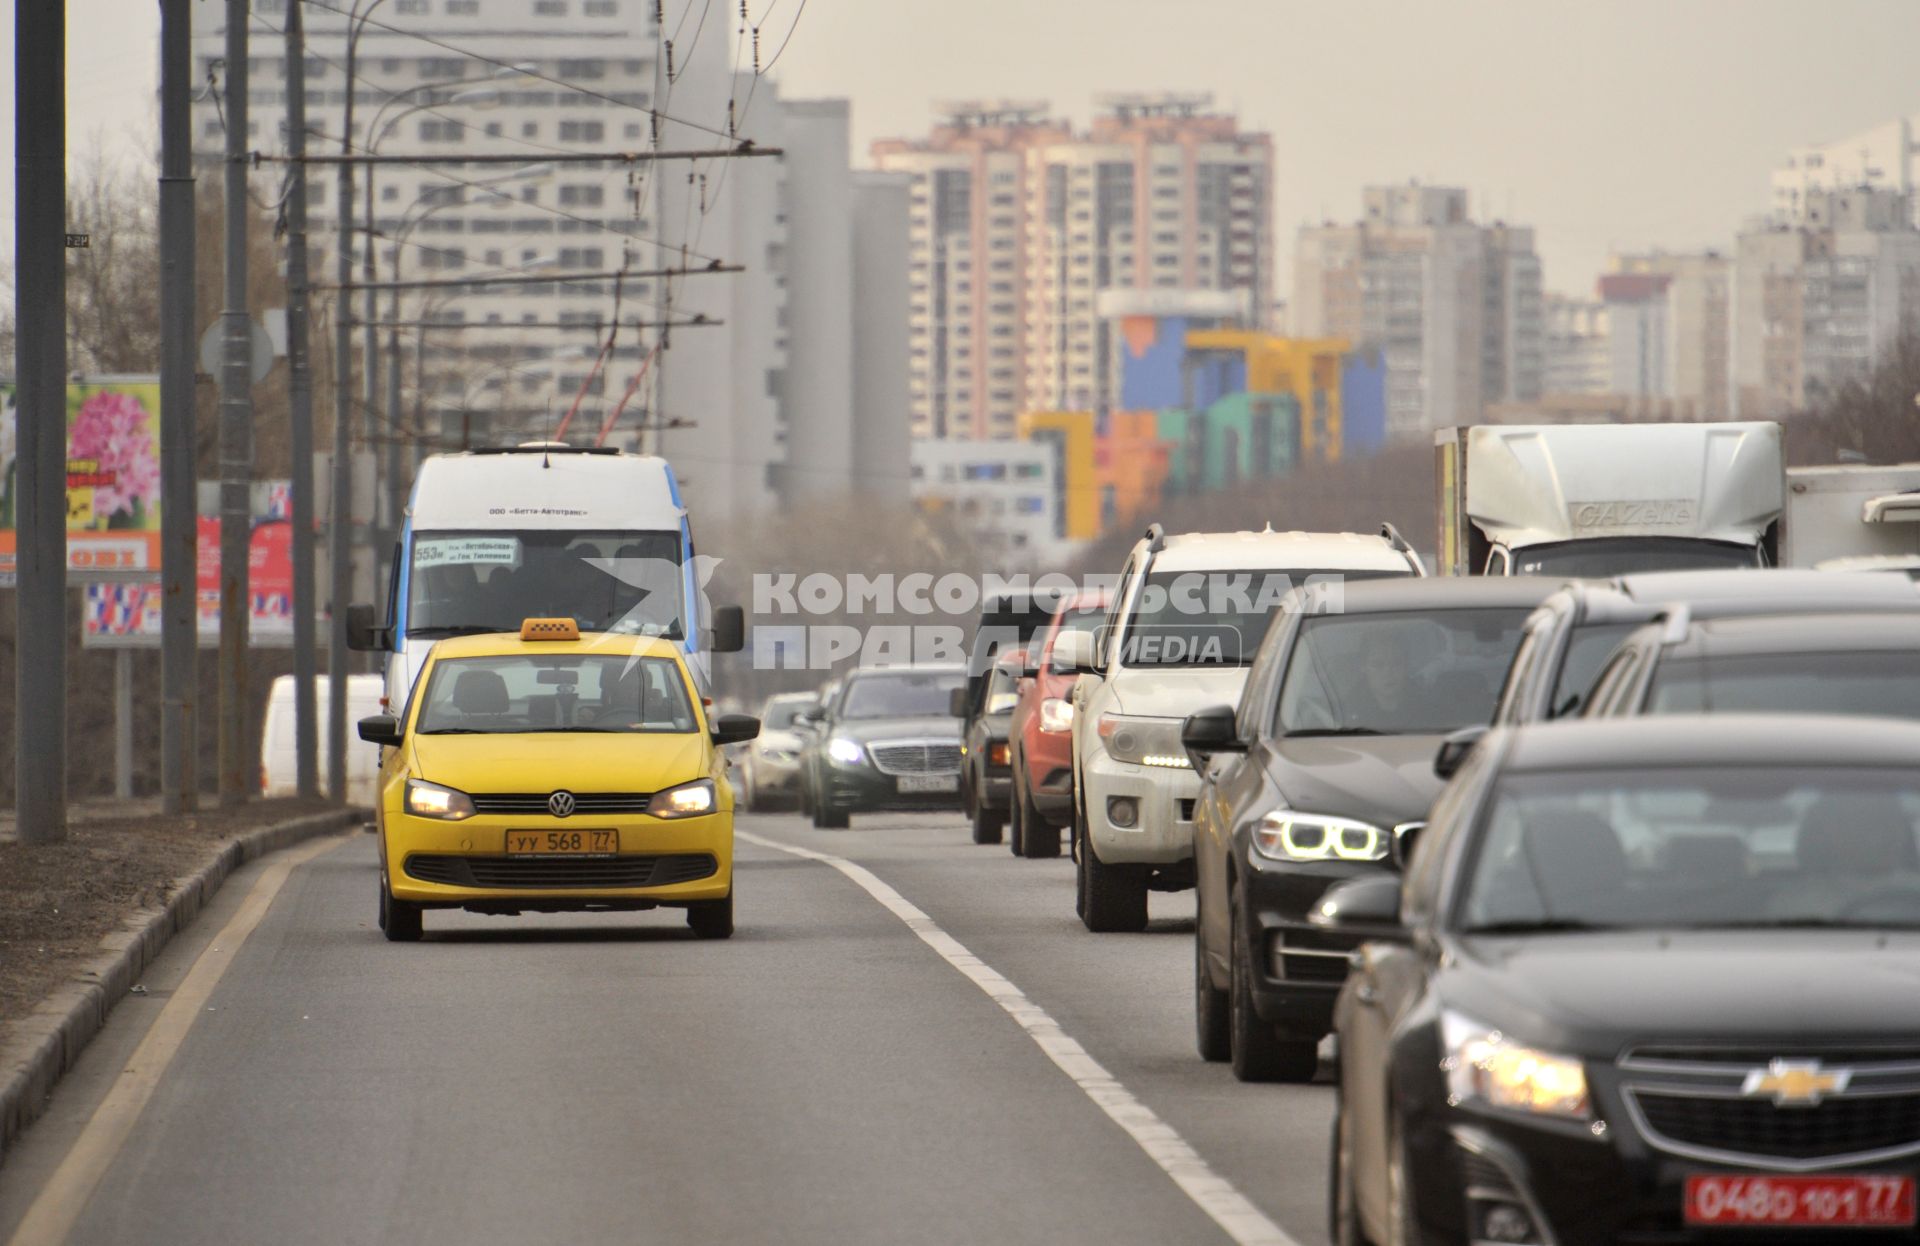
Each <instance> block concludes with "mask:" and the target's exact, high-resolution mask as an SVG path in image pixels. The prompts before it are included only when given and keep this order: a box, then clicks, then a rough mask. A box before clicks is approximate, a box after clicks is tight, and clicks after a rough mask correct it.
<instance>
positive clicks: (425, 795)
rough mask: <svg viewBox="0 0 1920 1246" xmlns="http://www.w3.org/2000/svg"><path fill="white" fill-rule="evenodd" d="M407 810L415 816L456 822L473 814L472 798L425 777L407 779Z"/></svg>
mask: <svg viewBox="0 0 1920 1246" xmlns="http://www.w3.org/2000/svg"><path fill="white" fill-rule="evenodd" d="M407 812H408V813H410V814H412V815H413V816H414V817H416V818H440V819H442V820H443V821H447V822H458V821H460V819H462V818H471V817H472V816H473V798H472V797H471V796H468V795H467V794H466V793H465V792H461V791H456V790H455V789H453V788H450V787H441V786H440V785H439V784H438V783H429V782H427V781H426V780H425V779H408V780H407Z"/></svg>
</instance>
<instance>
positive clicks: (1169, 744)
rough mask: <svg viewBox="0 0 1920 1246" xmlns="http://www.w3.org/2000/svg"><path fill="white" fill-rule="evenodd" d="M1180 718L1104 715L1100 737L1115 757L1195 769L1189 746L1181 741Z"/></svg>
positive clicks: (1151, 764)
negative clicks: (1188, 752) (1188, 756)
mask: <svg viewBox="0 0 1920 1246" xmlns="http://www.w3.org/2000/svg"><path fill="white" fill-rule="evenodd" d="M1180 723H1181V720H1180V719H1178V718H1141V717H1138V716H1136V715H1132V714H1102V715H1100V724H1099V731H1100V741H1101V743H1103V744H1105V745H1106V747H1107V752H1108V754H1110V755H1111V756H1112V757H1113V759H1114V760H1115V761H1129V762H1132V763H1134V764H1135V765H1139V766H1163V767H1165V768H1167V769H1169V770H1191V769H1192V768H1193V763H1192V762H1191V761H1189V760H1188V759H1187V746H1186V745H1184V744H1182V743H1181V742H1180Z"/></svg>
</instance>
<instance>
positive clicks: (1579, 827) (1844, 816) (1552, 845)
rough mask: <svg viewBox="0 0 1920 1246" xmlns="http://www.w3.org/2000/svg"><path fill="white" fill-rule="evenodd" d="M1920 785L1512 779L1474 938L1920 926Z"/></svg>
mask: <svg viewBox="0 0 1920 1246" xmlns="http://www.w3.org/2000/svg"><path fill="white" fill-rule="evenodd" d="M1916 823H1920V775H1915V774H1913V773H1911V772H1908V771H1897V770H1881V769H1866V768H1857V769H1856V768H1832V769H1820V770H1815V769H1800V770H1796V769H1788V770H1779V769H1773V770H1767V771H1761V770H1759V769H1755V768H1735V767H1724V768H1711V769H1709V768H1700V769H1692V768H1686V769H1660V770H1646V769H1641V770H1636V771H1619V770H1598V771H1580V772H1573V773H1563V774H1521V775H1512V776H1508V777H1507V778H1505V779H1503V780H1501V781H1500V783H1499V784H1498V786H1497V787H1496V789H1495V791H1494V794H1493V799H1492V801H1491V802H1490V804H1489V808H1488V811H1487V813H1486V814H1485V815H1484V818H1483V821H1482V822H1481V823H1480V826H1479V828H1478V846H1477V849H1476V850H1475V851H1476V856H1475V859H1474V861H1473V864H1472V867H1471V870H1470V872H1469V874H1468V881H1467V887H1466V890H1465V892H1464V894H1463V895H1462V896H1461V900H1460V908H1459V910H1458V911H1459V913H1460V917H1461V924H1462V926H1463V927H1465V928H1466V929H1468V930H1473V929H1483V930H1512V931H1525V930H1529V929H1560V930H1565V929H1577V928H1586V927H1593V928H1606V929H1614V928H1645V927H1662V928H1668V927H1698V926H1705V927H1731V926H1789V925H1793V926H1805V925H1811V926H1820V925H1838V926H1851V925H1858V926H1914V925H1920V833H1917V832H1916Z"/></svg>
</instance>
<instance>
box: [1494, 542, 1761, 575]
mask: <svg viewBox="0 0 1920 1246" xmlns="http://www.w3.org/2000/svg"><path fill="white" fill-rule="evenodd" d="M1755 565H1756V563H1755V560H1754V552H1753V550H1752V549H1751V548H1750V547H1748V546H1745V545H1734V544H1732V543H1731V542H1727V541H1702V540H1698V539H1695V538H1692V537H1674V536H1618V537H1584V538H1582V539H1580V540H1578V541H1554V542H1551V543H1548V544H1545V545H1529V546H1527V547H1526V548H1525V549H1517V550H1515V551H1513V573H1514V574H1515V575H1552V576H1568V577H1571V576H1590V577H1592V578H1594V579H1605V578H1606V577H1608V576H1615V575H1632V574H1634V573H1635V572H1640V571H1714V570H1721V569H1725V568H1729V567H1731V568H1735V569H1737V568H1740V567H1752V566H1755Z"/></svg>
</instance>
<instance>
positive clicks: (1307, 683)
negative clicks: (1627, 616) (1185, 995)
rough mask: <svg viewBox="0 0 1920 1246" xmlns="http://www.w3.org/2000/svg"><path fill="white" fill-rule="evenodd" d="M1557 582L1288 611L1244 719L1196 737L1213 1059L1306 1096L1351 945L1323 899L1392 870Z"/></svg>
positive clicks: (1344, 599)
mask: <svg viewBox="0 0 1920 1246" xmlns="http://www.w3.org/2000/svg"><path fill="white" fill-rule="evenodd" d="M1558 586H1559V583H1558V581H1554V580H1549V579H1535V578H1527V577H1514V578H1508V577H1490V578H1475V579H1466V578H1451V579H1430V580H1417V579H1402V580H1376V581H1368V582H1365V583H1351V582H1350V583H1347V584H1344V585H1324V586H1318V587H1314V588H1310V589H1305V590H1299V591H1297V592H1295V593H1293V594H1290V595H1289V596H1288V598H1287V600H1286V601H1284V602H1283V603H1282V605H1281V608H1280V613H1279V614H1278V615H1277V617H1276V621H1275V623H1274V624H1273V626H1272V627H1271V628H1269V630H1268V632H1267V636H1266V639H1265V641H1264V642H1263V643H1262V644H1261V646H1260V651H1259V653H1258V655H1257V656H1256V657H1255V658H1254V662H1253V669H1252V670H1251V671H1250V672H1249V673H1248V677H1247V683H1246V687H1245V690H1244V691H1243V693H1242V694H1241V699H1240V705H1239V708H1238V709H1237V710H1236V709H1234V708H1233V707H1231V706H1225V705H1222V706H1216V707H1214V708H1212V709H1210V710H1203V711H1201V712H1200V713H1198V714H1195V715H1193V716H1192V717H1190V718H1188V719H1187V721H1186V725H1185V728H1184V730H1183V734H1182V739H1183V741H1184V742H1185V743H1186V745H1187V747H1188V749H1189V751H1190V752H1191V753H1193V755H1194V764H1195V768H1196V769H1197V770H1198V772H1199V774H1200V779H1201V785H1200V795H1199V797H1198V799H1197V800H1196V802H1195V807H1194V815H1193V840H1194V867H1195V873H1196V886H1197V890H1198V892H1199V914H1198V917H1197V920H1196V923H1195V930H1194V1008H1195V1014H1196V1023H1197V1028H1198V1041H1199V1047H1200V1054H1201V1055H1202V1056H1203V1057H1205V1058H1206V1059H1208V1060H1227V1059H1231V1060H1232V1061H1233V1071H1234V1073H1235V1075H1236V1076H1238V1077H1239V1078H1240V1079H1241V1080H1242V1081H1275V1080H1280V1081H1306V1080H1309V1079H1311V1078H1312V1077H1313V1075H1314V1072H1315V1070H1316V1067H1317V1063H1318V1061H1317V1056H1316V1049H1317V1047H1318V1046H1319V1042H1320V1039H1321V1038H1323V1037H1325V1036H1326V1034H1327V1033H1328V1032H1329V1031H1330V1030H1331V1029H1332V1028H1333V999H1334V995H1335V993H1336V992H1338V991H1339V989H1340V984H1341V982H1343V981H1344V980H1345V979H1346V975H1347V956H1348V953H1349V952H1351V951H1352V949H1353V946H1354V944H1353V941H1352V940H1351V939H1348V938H1345V937H1342V936H1339V935H1337V934H1330V933H1329V932H1327V931H1324V930H1321V929H1318V928H1316V927H1314V926H1312V925H1311V924H1310V923H1309V922H1308V920H1307V917H1308V914H1309V913H1310V912H1311V911H1312V909H1313V906H1314V904H1315V903H1316V902H1317V901H1318V900H1319V899H1320V896H1321V893H1322V892H1324V891H1325V890H1326V889H1327V888H1328V887H1330V886H1332V885H1333V884H1334V883H1337V882H1339V881H1341V880H1343V879H1347V878H1351V877H1353V876H1355V875H1357V874H1365V873H1378V872H1381V871H1384V870H1386V869H1387V868H1389V866H1388V855H1389V851H1390V848H1391V844H1392V841H1393V837H1394V836H1395V834H1397V833H1404V832H1405V831H1406V830H1407V829H1408V828H1409V827H1411V826H1413V825H1416V824H1418V823H1419V822H1420V821H1421V820H1422V819H1424V818H1425V817H1426V813H1427V805H1428V803H1429V802H1430V801H1432V799H1433V797H1434V794H1435V793H1436V792H1438V791H1439V790H1440V780H1439V779H1438V778H1437V777H1436V776H1435V774H1434V768H1433V766H1434V755H1435V752H1436V750H1437V749H1438V747H1439V745H1440V743H1441V741H1442V739H1444V738H1445V736H1446V735H1448V734H1449V733H1451V732H1453V731H1455V730H1457V729H1459V728H1462V727H1467V726H1470V725H1475V724H1479V725H1484V724H1485V723H1486V722H1487V720H1488V719H1489V718H1490V717H1491V715H1492V713H1493V705H1494V699H1495V697H1496V696H1498V694H1499V691H1500V684H1501V681H1502V680H1503V679H1504V678H1505V676H1506V673H1507V667H1508V665H1509V664H1510V663H1511V662H1512V660H1513V653H1514V649H1515V648H1516V647H1517V645H1518V644H1519V640H1520V630H1521V625H1522V624H1523V623H1524V622H1525V621H1526V618H1527V614H1528V612H1529V611H1530V610H1532V609H1533V608H1534V607H1535V606H1537V605H1538V604H1539V603H1540V601H1541V599H1542V598H1544V597H1546V596H1547V594H1549V593H1551V592H1553V591H1554V589H1556V588H1557V587H1558Z"/></svg>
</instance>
